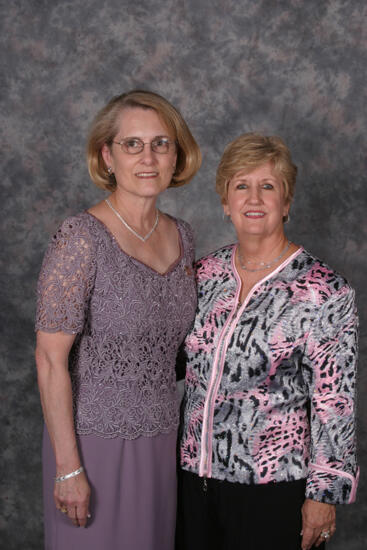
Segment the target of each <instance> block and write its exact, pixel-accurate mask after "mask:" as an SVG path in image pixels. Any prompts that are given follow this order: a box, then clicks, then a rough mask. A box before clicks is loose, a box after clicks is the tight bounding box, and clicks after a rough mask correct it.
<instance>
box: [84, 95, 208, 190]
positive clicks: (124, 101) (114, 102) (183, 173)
mask: <svg viewBox="0 0 367 550" xmlns="http://www.w3.org/2000/svg"><path fill="white" fill-rule="evenodd" d="M127 108H139V109H153V110H154V111H156V113H157V114H158V116H159V118H160V119H161V120H162V122H163V123H164V124H165V125H166V126H167V129H168V130H169V131H171V132H172V134H173V136H174V139H175V140H176V143H177V162H176V170H175V172H174V174H173V177H172V180H171V182H170V185H169V187H178V186H180V185H184V184H186V183H189V181H190V180H191V179H192V178H193V177H194V175H195V174H196V172H197V171H198V170H199V168H200V165H201V152H200V149H199V146H198V144H197V143H196V141H195V139H194V137H193V135H192V134H191V132H190V130H189V128H188V126H187V124H186V122H185V121H184V119H183V117H182V115H181V113H180V112H179V111H178V110H177V109H175V107H173V105H171V103H169V102H168V101H167V100H166V99H164V97H162V96H160V95H158V94H156V93H154V92H148V91H145V90H132V91H131V92H128V93H125V94H121V95H119V96H116V97H113V98H112V99H111V100H110V101H109V102H108V103H107V105H106V106H105V107H103V109H101V110H100V111H99V113H98V114H97V116H96V117H95V119H94V121H93V122H92V125H91V128H90V131H89V136H88V143H87V163H88V170H89V174H90V177H91V178H92V181H93V182H94V183H95V184H96V185H97V186H98V187H101V188H102V189H105V190H108V191H113V190H114V189H115V188H116V180H115V177H114V176H113V175H111V176H110V175H109V174H108V172H107V167H106V165H105V163H104V160H103V158H102V147H103V145H104V144H106V145H108V146H111V145H112V141H113V139H114V137H115V136H116V134H117V132H118V127H117V124H118V117H119V115H120V114H121V111H122V110H124V109H127Z"/></svg>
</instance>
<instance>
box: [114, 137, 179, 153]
mask: <svg viewBox="0 0 367 550" xmlns="http://www.w3.org/2000/svg"><path fill="white" fill-rule="evenodd" d="M112 143H116V145H120V147H121V149H122V150H123V151H124V153H128V154H129V155H137V154H138V153H141V152H142V151H143V150H144V147H145V146H146V145H150V148H151V150H152V151H154V152H155V153H159V154H160V155H165V154H167V153H169V151H170V150H171V149H172V147H173V146H174V147H176V145H177V144H176V142H175V141H172V140H171V139H169V138H166V137H159V136H158V137H156V138H154V139H152V141H142V140H141V139H139V138H135V137H134V138H126V139H122V140H121V141H112Z"/></svg>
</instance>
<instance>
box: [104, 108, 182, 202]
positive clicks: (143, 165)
mask: <svg viewBox="0 0 367 550" xmlns="http://www.w3.org/2000/svg"><path fill="white" fill-rule="evenodd" d="M157 137H166V138H169V139H170V140H172V141H174V136H173V135H172V134H171V133H170V132H169V131H168V129H167V128H166V126H165V125H164V124H163V122H162V121H161V120H160V118H159V116H158V114H157V113H156V111H154V110H153V109H140V108H127V109H124V110H123V111H122V112H121V114H120V115H119V119H118V132H117V134H116V136H115V137H114V140H113V141H114V142H120V141H121V140H123V139H126V138H139V139H141V140H142V141H143V142H144V143H146V145H145V146H144V149H143V151H142V152H141V153H137V154H134V155H132V154H129V153H126V152H125V151H123V150H122V149H121V146H120V145H118V143H112V145H111V147H108V146H107V145H106V144H105V145H104V146H103V148H102V156H103V160H104V162H105V163H106V166H107V167H109V166H110V167H111V168H112V172H113V173H114V174H115V178H116V182H117V188H118V189H119V191H120V192H123V193H127V194H130V195H135V196H136V197H146V198H148V197H155V196H157V195H158V194H159V193H161V192H162V191H164V190H165V189H167V187H168V185H169V184H170V182H171V180H172V175H173V172H174V171H175V168H176V158H177V153H176V147H175V146H174V145H172V146H170V149H169V152H168V153H156V152H154V151H152V149H151V147H150V143H151V141H152V140H153V139H155V138H157Z"/></svg>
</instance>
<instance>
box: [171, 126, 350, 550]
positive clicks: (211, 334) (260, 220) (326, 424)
mask: <svg viewBox="0 0 367 550" xmlns="http://www.w3.org/2000/svg"><path fill="white" fill-rule="evenodd" d="M295 181H296V167H295V166H294V165H293V163H292V160H291V156H290V152H289V150H288V149H287V147H286V146H285V144H284V143H283V142H282V140H280V139H279V138H276V137H263V136H260V135H254V134H245V135H243V136H241V137H239V138H238V139H236V140H235V141H233V142H232V143H231V144H229V146H228V147H227V148H226V150H225V152H224V154H223V157H222V159H221V162H220V164H219V168H218V172H217V192H218V193H219V195H220V197H221V200H222V204H223V209H224V213H225V214H226V215H227V216H229V217H230V219H231V221H232V223H233V225H234V227H235V230H236V233H237V238H238V243H236V244H235V245H230V246H225V247H224V248H222V249H220V250H218V251H216V252H214V253H213V254H210V255H209V256H207V257H205V258H203V259H202V260H200V261H199V262H197V265H196V273H197V284H198V302H199V303H198V310H197V314H196V318H195V323H194V326H193V327H192V329H191V330H190V332H189V334H188V336H187V338H186V342H185V350H186V353H187V356H188V357H187V371H186V383H185V395H184V403H183V425H182V435H181V442H180V462H181V468H182V471H181V474H180V476H179V515H178V532H177V541H178V548H179V549H185V550H196V549H198V550H199V549H200V550H205V549H209V548H210V550H215V549H218V550H224V549H233V548H246V550H264V549H265V548H276V549H277V550H278V549H279V550H280V549H281V550H295V549H297V548H301V547H302V549H303V550H306V549H309V548H311V547H312V545H315V546H320V545H323V543H324V541H327V540H329V538H330V537H331V536H332V535H333V533H334V531H335V504H339V503H348V502H353V500H354V498H355V492H356V485H357V477H358V469H357V465H356V457H355V418H354V395H355V364H356V353H357V341H356V340H357V316H356V310H355V305H354V292H353V290H352V289H351V288H350V286H349V285H348V283H347V281H346V280H345V279H344V278H343V277H341V276H340V275H339V274H337V273H336V272H335V271H333V270H332V269H330V267H328V266H327V265H326V264H324V263H323V262H321V261H320V260H318V259H317V258H315V257H314V256H313V255H312V254H310V253H309V252H307V251H306V250H304V248H303V247H301V246H298V245H296V244H294V243H292V242H290V241H289V240H288V239H287V237H286V235H285V232H284V223H285V222H286V221H287V220H288V217H289V209H290V206H291V201H292V198H293V193H294V185H295Z"/></svg>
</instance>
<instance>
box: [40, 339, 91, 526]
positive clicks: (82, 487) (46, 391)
mask: <svg viewBox="0 0 367 550" xmlns="http://www.w3.org/2000/svg"><path fill="white" fill-rule="evenodd" d="M74 339H75V335H72V334H66V333H64V332H56V333H52V334H50V333H46V332H43V331H38V333H37V347H36V363H37V374H38V385H39V390H40V395H41V402H42V409H43V414H44V417H45V422H46V425H47V429H48V433H49V436H50V439H51V443H52V447H53V450H54V453H55V459H56V476H60V475H65V474H69V473H71V472H74V471H75V470H77V469H78V468H79V467H80V466H81V465H82V464H81V461H80V457H79V452H78V447H77V442H76V437H75V431H74V421H73V405H72V392H71V381H70V376H69V372H68V356H69V352H70V349H71V346H72V344H73V342H74ZM54 498H55V504H56V507H57V508H58V509H59V510H65V509H67V514H68V516H69V517H70V519H71V520H72V522H73V523H74V525H76V526H81V527H85V525H86V522H87V517H88V514H89V498H90V487H89V484H88V481H87V478H86V476H85V473H84V472H82V473H81V474H79V475H77V476H75V477H72V478H70V479H67V480H65V481H61V482H59V483H55V489H54Z"/></svg>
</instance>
